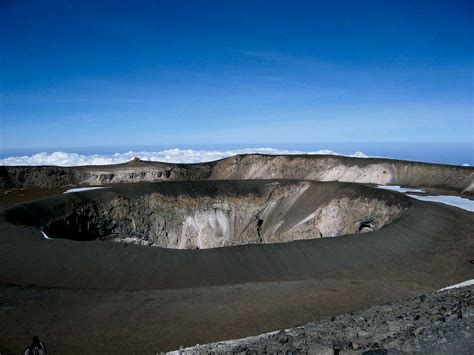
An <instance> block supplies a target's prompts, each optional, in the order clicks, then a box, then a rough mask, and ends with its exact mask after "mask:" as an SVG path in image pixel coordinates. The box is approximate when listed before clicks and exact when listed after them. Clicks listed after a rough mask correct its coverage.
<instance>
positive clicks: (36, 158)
mask: <svg viewBox="0 0 474 355" xmlns="http://www.w3.org/2000/svg"><path fill="white" fill-rule="evenodd" d="M253 153H259V154H271V155H279V154H308V155H321V154H327V155H345V156H350V157H356V158H368V156H367V155H365V154H364V153H362V152H355V153H353V154H340V153H336V152H333V151H332V150H328V149H323V150H318V151H308V152H306V151H301V150H284V149H275V148H244V149H234V150H194V149H179V148H175V149H167V150H162V151H156V152H152V151H141V152H135V151H129V152H126V153H115V154H93V155H82V154H77V153H66V152H54V153H46V152H42V153H38V154H34V155H30V156H26V155H25V156H16V157H8V158H4V159H0V165H5V166H6V165H8V166H11V165H55V166H79V165H109V164H120V163H126V162H128V161H130V160H132V159H134V158H135V157H139V158H140V159H142V160H152V161H160V162H166V163H201V162H208V161H213V160H218V159H223V158H227V157H230V156H233V155H237V154H253Z"/></svg>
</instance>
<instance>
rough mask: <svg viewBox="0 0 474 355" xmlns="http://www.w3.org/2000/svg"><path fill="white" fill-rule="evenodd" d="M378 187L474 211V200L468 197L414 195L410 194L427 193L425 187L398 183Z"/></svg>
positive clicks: (418, 198) (422, 199)
mask: <svg viewBox="0 0 474 355" xmlns="http://www.w3.org/2000/svg"><path fill="white" fill-rule="evenodd" d="M376 187H377V188H378V189H384V190H390V191H398V192H402V193H405V194H406V195H407V196H409V197H412V198H415V199H417V200H421V201H428V202H440V203H444V204H445V205H450V206H454V207H458V208H462V209H463V210H466V211H470V212H474V201H473V200H469V199H468V198H463V197H459V196H451V195H439V196H435V195H432V196H431V195H412V194H410V192H411V193H413V192H418V193H425V192H426V191H425V189H413V188H410V187H402V186H398V185H377V186H376Z"/></svg>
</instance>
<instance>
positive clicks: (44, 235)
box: [40, 229, 52, 240]
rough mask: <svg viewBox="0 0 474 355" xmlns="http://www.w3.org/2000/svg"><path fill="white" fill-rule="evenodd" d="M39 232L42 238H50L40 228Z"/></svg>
mask: <svg viewBox="0 0 474 355" xmlns="http://www.w3.org/2000/svg"><path fill="white" fill-rule="evenodd" d="M40 232H41V234H43V237H44V239H48V240H51V239H52V238H50V237H48V236H47V235H46V233H45V232H43V231H42V230H41V229H40Z"/></svg>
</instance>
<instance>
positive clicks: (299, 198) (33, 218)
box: [7, 180, 410, 249]
mask: <svg viewBox="0 0 474 355" xmlns="http://www.w3.org/2000/svg"><path fill="white" fill-rule="evenodd" d="M409 203H410V202H409V199H408V198H406V197H405V196H403V195H401V194H396V193H392V192H388V191H380V190H374V189H371V188H368V187H364V186H360V185H355V184H344V185H341V184H339V183H332V182H315V181H304V180H294V181H291V180H270V181H269V180H266V181H257V180H247V181H232V180H230V181H207V182H204V181H176V182H161V183H142V184H133V185H132V184H129V185H121V186H116V187H112V188H107V189H101V190H94V191H84V192H80V193H74V194H64V195H62V196H57V197H53V198H49V199H46V200H43V201H38V202H34V203H31V204H27V205H21V206H19V207H16V208H14V209H11V210H10V211H8V214H7V218H8V219H9V220H10V221H11V222H14V223H16V224H23V225H28V226H33V227H36V228H39V229H41V230H42V231H43V232H44V233H45V234H46V235H47V236H48V237H50V238H55V239H56V238H64V239H71V240H76V241H91V240H100V241H114V242H122V243H132V244H140V245H149V246H157V247H162V248H172V249H207V248H216V247H225V246H234V245H241V244H269V243H282V242H290V241H293V240H298V239H315V238H325V237H336V236H341V235H348V234H360V233H366V232H372V231H376V230H378V229H380V228H382V227H383V226H385V225H387V224H388V223H390V222H392V221H394V220H395V219H397V218H399V217H400V216H401V215H402V213H403V211H404V210H405V209H406V208H407V207H409Z"/></svg>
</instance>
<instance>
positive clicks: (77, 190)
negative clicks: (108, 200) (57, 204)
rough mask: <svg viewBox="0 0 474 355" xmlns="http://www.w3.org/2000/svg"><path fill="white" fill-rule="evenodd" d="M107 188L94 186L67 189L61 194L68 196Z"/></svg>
mask: <svg viewBox="0 0 474 355" xmlns="http://www.w3.org/2000/svg"><path fill="white" fill-rule="evenodd" d="M107 188H108V187H107V186H94V187H75V188H73V189H69V190H66V191H64V192H63V193H65V194H68V193H71V192H80V191H87V190H98V189H107Z"/></svg>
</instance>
